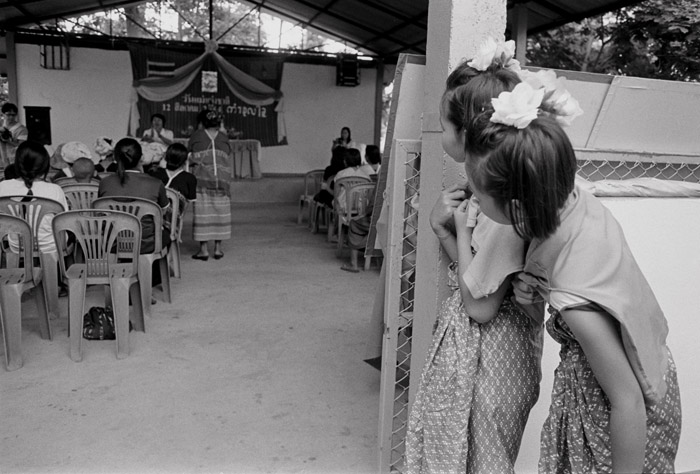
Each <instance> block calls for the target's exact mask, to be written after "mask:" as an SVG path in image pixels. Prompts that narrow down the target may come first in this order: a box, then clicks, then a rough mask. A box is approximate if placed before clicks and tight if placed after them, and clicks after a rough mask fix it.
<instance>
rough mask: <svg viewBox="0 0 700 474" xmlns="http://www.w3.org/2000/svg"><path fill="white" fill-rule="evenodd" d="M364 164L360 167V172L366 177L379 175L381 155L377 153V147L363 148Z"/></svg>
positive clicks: (368, 146)
mask: <svg viewBox="0 0 700 474" xmlns="http://www.w3.org/2000/svg"><path fill="white" fill-rule="evenodd" d="M365 161H366V162H367V163H365V164H364V165H362V166H361V167H360V169H361V170H362V171H364V172H365V173H367V175H368V176H370V177H372V175H373V174H377V173H379V167H380V166H381V163H382V154H381V153H379V147H378V146H377V145H367V147H366V148H365Z"/></svg>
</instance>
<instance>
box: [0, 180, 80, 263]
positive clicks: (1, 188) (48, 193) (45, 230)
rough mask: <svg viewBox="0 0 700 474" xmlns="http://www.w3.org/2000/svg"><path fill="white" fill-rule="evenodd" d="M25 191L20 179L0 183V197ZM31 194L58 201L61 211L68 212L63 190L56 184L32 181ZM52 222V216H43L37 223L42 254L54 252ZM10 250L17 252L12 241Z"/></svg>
mask: <svg viewBox="0 0 700 474" xmlns="http://www.w3.org/2000/svg"><path fill="white" fill-rule="evenodd" d="M27 191H28V189H27V186H26V185H25V184H24V181H23V180H22V179H19V178H18V179H7V180H5V181H0V196H15V195H26V194H27ZM32 194H33V195H34V196H36V197H43V198H49V199H53V200H54V201H58V202H60V203H61V204H62V205H63V209H65V210H66V211H67V210H68V202H67V201H66V195H65V194H64V193H63V189H61V187H60V186H59V185H57V184H53V183H47V182H45V181H34V183H32ZM52 221H53V216H45V217H44V218H43V219H42V220H41V222H40V223H39V229H38V230H37V238H38V239H39V250H40V251H41V252H42V253H51V252H56V241H55V240H54V237H53V229H52V228H51V222H52ZM10 249H11V250H12V251H13V252H15V253H17V252H18V245H17V243H16V242H14V244H13V239H10Z"/></svg>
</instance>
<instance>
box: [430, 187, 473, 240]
mask: <svg viewBox="0 0 700 474" xmlns="http://www.w3.org/2000/svg"><path fill="white" fill-rule="evenodd" d="M464 197H465V193H464V190H463V189H462V188H460V186H459V185H458V184H455V185H452V186H450V187H449V188H447V189H445V190H444V191H442V193H441V194H440V197H439V198H438V200H437V201H436V202H435V205H434V206H433V209H432V211H431V212H430V226H431V227H432V228H433V231H434V232H435V233H436V234H438V235H439V234H441V233H445V232H448V227H447V226H448V225H449V224H451V223H452V222H453V214H454V211H455V209H457V207H458V206H459V205H460V203H461V202H462V201H463V200H464Z"/></svg>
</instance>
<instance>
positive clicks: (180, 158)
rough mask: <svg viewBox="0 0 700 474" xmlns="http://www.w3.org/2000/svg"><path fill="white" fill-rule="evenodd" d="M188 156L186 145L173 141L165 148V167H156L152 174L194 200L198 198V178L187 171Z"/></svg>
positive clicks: (168, 186) (190, 199) (166, 185)
mask: <svg viewBox="0 0 700 474" xmlns="http://www.w3.org/2000/svg"><path fill="white" fill-rule="evenodd" d="M187 156H188V152H187V147H186V146H185V145H183V144H181V143H173V144H172V145H170V146H169V147H168V149H167V150H165V156H164V158H163V159H164V160H165V168H156V169H155V170H153V172H152V173H151V176H154V177H156V178H158V179H160V180H161V181H162V182H163V184H165V187H166V188H170V189H174V190H175V191H177V192H179V193H180V194H182V195H183V196H184V197H185V199H187V200H188V201H194V200H195V199H197V178H196V177H195V176H194V175H193V174H192V173H190V172H188V171H185V165H186V164H187Z"/></svg>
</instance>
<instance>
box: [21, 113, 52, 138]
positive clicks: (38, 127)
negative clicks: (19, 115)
mask: <svg viewBox="0 0 700 474" xmlns="http://www.w3.org/2000/svg"><path fill="white" fill-rule="evenodd" d="M24 117H25V119H26V122H27V123H26V125H27V130H29V140H32V141H35V142H39V143H41V144H42V145H50V144H51V107H28V106H25V107H24Z"/></svg>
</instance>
